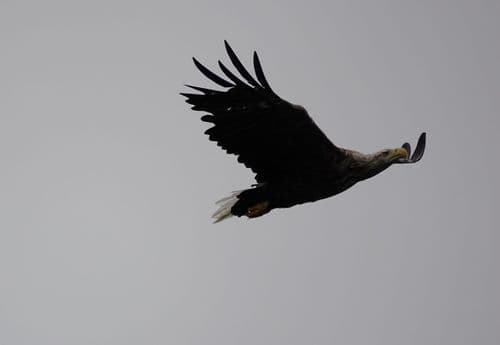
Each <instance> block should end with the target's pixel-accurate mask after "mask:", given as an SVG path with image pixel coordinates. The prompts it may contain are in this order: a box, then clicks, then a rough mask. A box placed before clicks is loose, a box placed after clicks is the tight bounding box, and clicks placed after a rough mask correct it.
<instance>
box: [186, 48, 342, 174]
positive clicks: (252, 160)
mask: <svg viewBox="0 0 500 345" xmlns="http://www.w3.org/2000/svg"><path fill="white" fill-rule="evenodd" d="M225 45H226V50H227V53H228V55H229V57H230V59H231V61H232V63H233V64H234V66H235V68H236V69H237V70H238V72H239V73H240V74H241V75H242V77H243V78H244V79H245V80H246V81H247V82H248V83H249V84H250V85H247V84H246V83H244V82H243V81H242V80H240V79H239V78H238V77H236V76H235V75H234V74H233V73H232V72H230V71H229V69H227V67H226V66H224V65H223V64H222V63H220V62H219V66H220V68H221V70H222V72H223V73H224V74H225V75H226V76H227V77H228V78H229V79H230V80H231V81H232V82H234V84H233V83H230V82H229V81H227V80H225V79H223V78H221V77H219V76H218V75H216V74H215V73H213V72H212V71H210V70H208V69H207V68H206V67H204V66H203V65H201V64H200V63H199V62H198V61H197V60H196V59H193V61H194V63H195V65H196V67H198V69H199V70H200V71H201V72H202V73H203V74H204V75H205V76H206V77H207V78H209V79H210V80H212V81H213V82H215V83H216V84H218V85H220V86H223V87H225V88H227V90H225V91H216V90H210V89H205V88H199V87H193V86H189V87H191V88H192V89H195V90H197V91H200V92H201V94H192V93H182V95H183V96H185V97H186V98H187V99H186V102H187V103H189V104H192V105H193V107H192V109H193V110H200V111H204V112H206V113H208V114H206V115H204V116H202V117H201V120H202V121H204V122H208V123H211V124H213V126H212V127H210V128H209V129H207V130H206V131H205V134H207V135H208V136H209V139H210V140H211V141H215V142H216V143H217V145H218V146H220V147H221V148H222V149H224V150H225V151H227V152H228V153H230V154H235V155H237V156H238V162H240V163H243V164H244V165H245V166H247V167H248V168H250V169H252V171H254V172H255V173H256V174H257V175H256V177H255V178H256V180H257V182H259V183H261V182H280V181H282V180H290V179H304V178H311V176H318V175H322V176H329V175H331V174H335V173H336V172H337V170H336V168H337V165H336V164H337V163H338V161H339V160H341V159H344V158H345V155H344V153H343V151H342V150H340V149H339V148H337V147H336V146H335V145H334V144H333V143H332V142H331V141H330V140H329V139H328V138H327V137H326V135H325V134H324V133H323V132H322V131H321V129H320V128H319V127H318V126H317V125H316V124H315V123H314V121H313V120H312V119H311V117H310V116H309V115H308V114H307V112H306V110H305V109H304V108H302V107H300V106H296V105H293V104H291V103H289V102H287V101H285V100H283V99H282V98H280V97H279V96H277V95H276V94H275V93H274V92H273V91H272V89H271V87H270V85H269V83H268V82H267V80H266V78H265V76H264V72H263V70H262V66H261V64H260V61H259V58H258V56H257V54H256V53H255V54H254V68H255V73H256V76H257V79H258V80H259V82H260V84H259V82H257V81H256V80H255V79H254V78H253V77H252V76H251V75H250V73H249V72H248V71H247V70H246V69H245V68H244V67H243V65H242V64H241V62H240V60H239V59H238V57H237V56H236V54H234V51H233V50H232V49H231V47H230V46H229V44H228V43H227V42H225Z"/></svg>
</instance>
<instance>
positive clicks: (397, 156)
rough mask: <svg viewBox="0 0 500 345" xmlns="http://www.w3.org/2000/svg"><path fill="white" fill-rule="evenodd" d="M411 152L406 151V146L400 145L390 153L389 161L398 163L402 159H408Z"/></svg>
mask: <svg viewBox="0 0 500 345" xmlns="http://www.w3.org/2000/svg"><path fill="white" fill-rule="evenodd" d="M409 157H410V153H409V152H408V151H406V149H405V148H404V147H398V148H397V149H394V150H391V152H390V153H389V157H388V158H389V161H390V162H395V163H398V162H399V161H401V160H404V161H406V160H408V158H409Z"/></svg>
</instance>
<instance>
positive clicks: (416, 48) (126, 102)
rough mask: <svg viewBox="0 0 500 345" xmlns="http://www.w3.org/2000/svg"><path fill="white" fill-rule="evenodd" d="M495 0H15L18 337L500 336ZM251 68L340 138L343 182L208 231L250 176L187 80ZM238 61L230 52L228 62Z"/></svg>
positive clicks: (11, 75)
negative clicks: (346, 179)
mask: <svg viewBox="0 0 500 345" xmlns="http://www.w3.org/2000/svg"><path fill="white" fill-rule="evenodd" d="M499 18H500V2H498V1H387V0H382V1H329V2H326V1H324V2H310V1H308V2H305V1H304V2H296V1H295V2H290V1H279V2H278V1H276V2H271V3H270V2H267V1H245V2H242V1H239V2H237V1H218V0H216V1H207V2H202V1H194V2H190V1H183V2H180V1H179V2H174V1H140V2H139V1H137V2H130V1H116V2H108V1H85V2H70V1H60V2H54V1H43V2H42V1H26V2H23V1H7V0H4V1H2V2H1V4H0V42H1V46H2V53H1V54H0V62H1V63H0V159H1V162H2V163H1V168H0V214H1V217H0V344H6V345H7V344H8V345H21V344H22V345H32V344H37V345H42V344H47V345H57V344H61V345H62V344H64V345H68V344H75V345H79V344H81V345H84V344H85V345H87V344H175V345H188V344H193V345H197V344H203V345H209V344H214V345H215V344H218V345H220V344H228V345H229V344H231V345H233V344H238V345H245V344H248V345H250V344H252V345H254V344H287V345H295V344H297V345H299V344H318V345H319V344H343V345H351V344H352V345H354V344H356V345H358V344H381V345H382V344H384V345H387V344H394V345H396V344H398V345H399V344H415V345H417V344H418V345H420V344H440V345H441V344H449V345H458V344H464V345H465V344H481V345H494V344H499V343H500V296H499V292H498V291H500V270H499V268H498V262H499V260H500V254H499V251H498V246H499V243H500V235H499V230H498V228H499V226H498V225H499V221H498V213H497V212H498V205H499V200H498V198H499V197H498V195H499V193H500V184H499V182H498V176H499V175H500V164H499V162H498V159H497V158H498V149H499V144H498V133H499V131H500V120H499V113H500V97H499V96H500V94H499V91H500V68H499V62H500V43H499V42H500V41H499V40H498V34H499V32H500V20H499ZM223 39H227V40H229V42H230V43H231V44H232V46H233V48H234V49H235V50H236V52H237V53H238V54H239V55H240V57H241V58H242V60H243V61H244V62H246V63H248V62H250V61H251V60H250V57H251V53H252V51H253V50H254V49H255V50H258V51H259V54H260V57H261V59H262V63H263V67H264V71H265V72H266V75H267V78H268V80H269V81H270V83H271V85H272V86H273V88H274V89H275V90H276V91H277V92H278V93H279V94H280V96H282V97H283V98H286V99H287V100H290V101H292V102H294V103H298V104H301V105H303V106H304V107H306V108H307V109H308V111H309V113H310V114H311V115H312V116H313V117H314V119H315V120H316V122H317V123H318V125H319V126H320V127H321V128H322V129H323V130H324V131H325V132H326V133H327V134H328V135H329V137H330V138H331V139H332V140H333V141H334V142H335V143H337V144H338V145H340V146H343V147H347V148H353V149H357V150H360V151H363V152H371V151H375V150H378V149H380V148H384V147H393V146H399V145H401V144H402V143H403V142H404V141H410V142H411V143H412V144H413V145H415V143H416V140H417V138H418V135H419V134H420V132H422V131H427V132H428V149H427V152H426V155H425V156H424V159H423V160H422V161H421V162H420V163H419V164H416V165H411V166H408V165H406V166H395V167H393V168H391V169H389V170H387V171H386V172H384V173H382V174H381V175H379V176H377V177H375V178H374V179H370V180H368V181H366V182H362V183H360V184H358V185H356V186H355V187H353V188H352V189H351V190H349V191H348V192H346V193H343V194H340V195H338V196H336V197H334V198H330V199H327V200H323V201H320V202H317V203H313V204H307V205H303V206H299V207H294V208H291V209H287V210H275V211H273V212H271V213H270V214H269V215H267V216H265V217H262V218H260V219H256V220H253V221H248V220H246V219H234V218H233V219H230V220H228V221H225V222H222V223H220V224H217V225H212V224H211V220H210V218H209V217H210V215H211V213H212V212H213V211H214V210H215V209H216V207H215V205H214V204H213V202H214V201H215V200H217V199H219V198H221V197H223V196H225V195H227V194H228V193H229V192H230V191H232V190H235V189H241V188H245V187H247V186H248V185H250V184H251V183H253V177H252V175H251V173H250V172H249V171H247V170H246V169H244V167H242V166H240V165H238V164H236V161H235V159H234V157H230V156H227V155H225V154H224V153H223V152H222V151H220V150H219V148H217V147H216V146H215V145H214V144H213V143H209V142H208V140H207V138H206V137H205V136H204V135H203V134H202V132H203V131H204V129H205V128H206V126H205V125H204V124H203V123H201V122H200V121H199V115H200V114H197V113H194V112H192V111H190V110H189V107H188V106H187V105H186V104H185V103H184V101H183V98H182V97H180V96H179V95H178V92H181V91H182V90H184V88H183V86H182V85H183V84H184V83H193V84H199V85H206V86H208V85H210V84H209V82H207V81H206V80H204V78H203V76H201V75H200V74H199V73H198V71H196V70H195V68H194V66H193V65H192V62H191V56H197V57H199V58H200V60H201V61H203V62H205V63H206V64H207V65H208V66H210V67H215V64H216V61H217V59H220V58H224V59H226V57H225V56H224V49H223ZM226 61H227V59H226Z"/></svg>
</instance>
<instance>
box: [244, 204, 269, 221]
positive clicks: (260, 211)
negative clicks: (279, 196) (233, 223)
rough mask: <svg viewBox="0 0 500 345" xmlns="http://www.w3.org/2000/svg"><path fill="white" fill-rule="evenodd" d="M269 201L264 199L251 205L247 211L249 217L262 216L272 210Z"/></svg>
mask: <svg viewBox="0 0 500 345" xmlns="http://www.w3.org/2000/svg"><path fill="white" fill-rule="evenodd" d="M268 207H269V201H262V202H259V203H258V204H255V205H254V206H252V207H249V208H248V209H247V212H246V216H247V217H248V218H255V217H260V216H262V215H264V214H266V213H267V212H269V211H271V210H270V209H269V208H268Z"/></svg>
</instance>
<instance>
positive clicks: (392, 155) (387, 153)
mask: <svg viewBox="0 0 500 345" xmlns="http://www.w3.org/2000/svg"><path fill="white" fill-rule="evenodd" d="M425 138H426V134H425V133H422V134H421V135H420V137H419V138H418V142H417V147H416V148H415V152H413V154H411V146H410V144H408V143H404V144H403V145H402V146H401V147H397V148H393V149H385V150H381V151H378V152H376V153H374V154H371V155H365V156H360V157H361V159H359V160H358V162H359V163H360V164H359V166H360V168H361V170H360V171H361V174H360V176H359V179H360V180H363V179H366V178H369V177H372V176H374V175H376V174H378V173H380V172H382V171H384V170H385V169H387V168H388V167H390V166H391V165H392V164H408V163H416V162H418V161H419V160H420V159H422V156H423V155H424V150H425V141H426V139H425Z"/></svg>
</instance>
